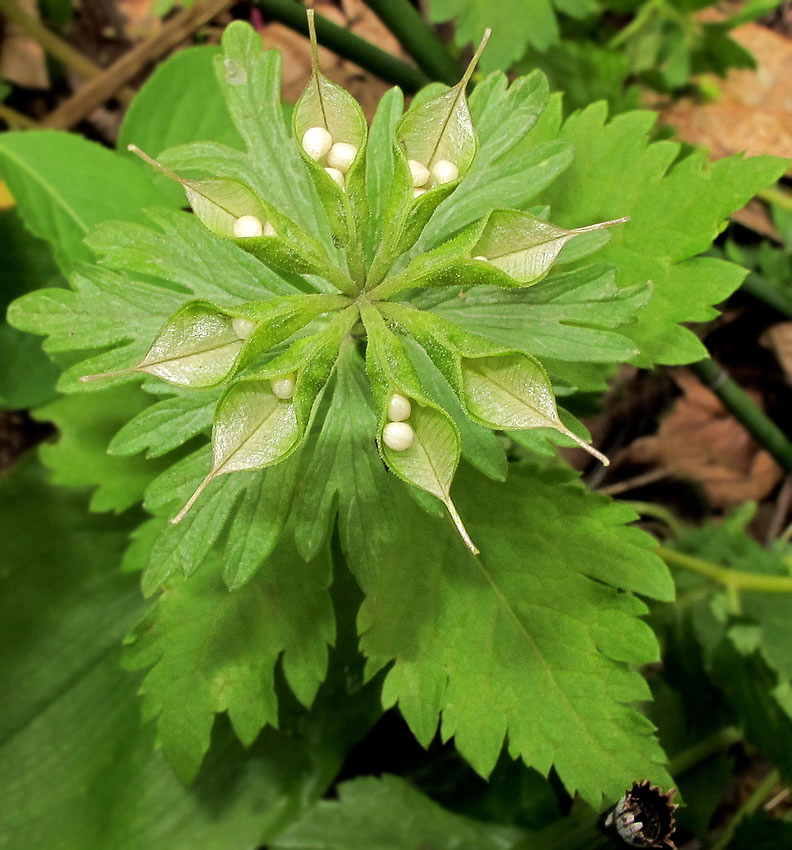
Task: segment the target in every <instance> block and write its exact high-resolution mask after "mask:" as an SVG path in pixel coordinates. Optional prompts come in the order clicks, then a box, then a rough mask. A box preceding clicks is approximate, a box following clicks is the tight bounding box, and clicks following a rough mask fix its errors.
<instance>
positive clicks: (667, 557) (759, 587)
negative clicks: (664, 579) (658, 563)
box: [654, 546, 792, 593]
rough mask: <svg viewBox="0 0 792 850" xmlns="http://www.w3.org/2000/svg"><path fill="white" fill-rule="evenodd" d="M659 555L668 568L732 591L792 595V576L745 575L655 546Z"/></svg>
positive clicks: (673, 550)
mask: <svg viewBox="0 0 792 850" xmlns="http://www.w3.org/2000/svg"><path fill="white" fill-rule="evenodd" d="M654 551H655V554H656V555H659V556H660V557H661V558H662V559H663V560H664V561H665V562H666V563H667V564H668V565H669V566H671V567H681V568H682V569H683V570H689V571H690V572H693V573H698V574H699V575H702V576H705V577H706V578H709V579H711V580H712V581H714V582H717V583H718V584H722V585H723V586H724V587H725V588H727V589H728V590H732V591H740V590H748V591H754V592H758V593H792V576H769V575H763V574H761V573H746V572H743V571H742V570H732V569H729V568H728V567H721V566H719V565H718V564H713V563H710V562H709V561H703V560H702V559H701V558H695V557H694V556H693V555H686V554H685V553H684V552H677V551H676V550H675V549H668V548H666V547H665V546H656V547H655V550H654Z"/></svg>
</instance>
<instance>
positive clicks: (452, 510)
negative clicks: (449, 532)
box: [445, 499, 481, 555]
mask: <svg viewBox="0 0 792 850" xmlns="http://www.w3.org/2000/svg"><path fill="white" fill-rule="evenodd" d="M445 506H446V509H447V510H448V513H449V514H450V515H451V519H452V521H453V523H454V525H455V526H456V530H457V531H458V532H459V536H460V537H461V538H462V540H463V541H464V543H465V546H467V548H468V549H469V550H470V552H471V553H472V554H473V555H479V554H481V552H480V550H479V548H478V547H477V546H476V544H475V543H474V542H473V541H472V540H471V539H470V535H469V534H468V530H467V529H466V528H465V524H464V523H463V522H462V517H461V516H460V515H459V512H458V511H457V509H456V506H455V505H454V503H453V502H452V501H451V499H445Z"/></svg>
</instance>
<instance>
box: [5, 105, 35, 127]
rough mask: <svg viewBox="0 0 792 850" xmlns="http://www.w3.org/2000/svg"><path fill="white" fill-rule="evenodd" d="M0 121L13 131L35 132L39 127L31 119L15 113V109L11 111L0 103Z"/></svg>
mask: <svg viewBox="0 0 792 850" xmlns="http://www.w3.org/2000/svg"><path fill="white" fill-rule="evenodd" d="M0 119H2V120H3V121H5V122H6V124H8V126H9V127H11V129H13V130H35V129H36V127H38V126H39V125H38V123H37V122H36V121H34V120H33V119H32V118H28V117H27V115H23V114H22V113H21V112H17V111H16V109H11V107H10V106H6V105H5V104H4V103H0Z"/></svg>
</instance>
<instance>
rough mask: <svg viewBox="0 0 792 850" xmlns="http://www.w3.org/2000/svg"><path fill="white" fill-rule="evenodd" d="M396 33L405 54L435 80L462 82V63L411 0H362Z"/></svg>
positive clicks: (452, 83)
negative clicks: (460, 78) (460, 79)
mask: <svg viewBox="0 0 792 850" xmlns="http://www.w3.org/2000/svg"><path fill="white" fill-rule="evenodd" d="M363 2H364V3H365V4H366V5H367V6H368V7H369V8H370V9H371V10H372V11H373V12H374V14H375V15H376V16H377V17H378V18H379V19H380V20H381V21H382V23H383V24H385V26H386V27H387V28H388V29H389V30H390V31H391V32H392V33H393V35H395V36H396V38H397V39H398V42H399V44H400V45H401V46H402V47H403V48H404V50H405V52H406V53H409V54H410V56H412V58H413V59H414V60H415V62H416V63H417V65H418V67H419V68H420V69H421V70H422V71H424V72H425V73H426V75H427V76H428V77H429V78H430V79H432V80H439V81H440V82H442V83H448V85H450V86H453V85H454V84H456V83H457V82H459V77H460V76H461V71H460V68H459V65H458V64H457V62H456V61H455V60H454V58H453V57H452V56H451V54H450V53H449V52H448V50H447V48H446V46H445V44H443V42H442V41H440V39H439V38H438V37H437V33H436V32H435V31H434V30H433V29H432V27H431V26H429V24H428V23H427V22H426V21H425V20H424V18H423V16H422V15H421V13H420V12H419V11H418V10H417V9H416V8H415V6H413V4H412V3H410V2H409V0H363Z"/></svg>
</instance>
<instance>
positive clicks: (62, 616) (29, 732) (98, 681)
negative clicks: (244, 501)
mask: <svg viewBox="0 0 792 850" xmlns="http://www.w3.org/2000/svg"><path fill="white" fill-rule="evenodd" d="M0 524H2V525H3V527H4V528H6V527H7V528H13V529H14V534H12V535H4V536H3V539H2V540H0V560H2V563H3V564H4V565H5V575H4V579H3V581H4V584H3V593H2V594H1V595H0V619H2V622H3V623H4V627H5V628H6V629H7V630H9V633H11V634H14V635H16V636H17V638H18V639H16V640H12V641H3V642H2V644H1V645H0V659H2V667H3V672H4V677H5V683H6V685H7V686H8V691H7V693H6V694H5V696H4V702H3V713H2V718H0V784H2V787H3V795H4V800H5V803H6V805H3V806H2V808H0V847H3V848H4V850H5V849H6V848H7V850H16V848H19V847H30V848H33V847H51V848H57V850H72V848H76V847H79V848H81V850H107V848H108V847H113V848H117V850H141V848H143V847H145V848H146V850H191V848H194V847H196V846H200V847H202V848H204V850H249V848H250V847H256V846H259V845H260V844H262V843H266V842H269V841H270V840H271V838H272V837H273V836H274V834H275V833H276V832H279V831H281V830H282V829H283V828H284V827H285V826H288V824H289V823H291V822H292V820H294V819H295V818H296V817H298V816H299V815H300V814H301V812H302V811H303V810H304V809H306V808H307V807H308V806H310V804H311V803H312V802H313V801H315V800H316V799H317V798H318V797H320V796H321V795H322V794H323V793H324V791H325V789H326V788H327V786H328V785H329V783H330V782H331V781H332V779H333V777H334V776H335V775H336V773H337V772H338V769H339V768H340V766H341V762H342V760H343V756H344V754H345V752H346V750H347V749H348V748H349V747H350V745H351V744H352V743H353V742H354V741H355V740H356V738H357V737H359V736H360V735H361V734H362V733H363V731H365V730H366V728H367V727H368V726H369V725H370V723H371V722H372V718H373V716H374V712H373V711H372V706H371V702H372V696H373V694H372V688H371V687H367V688H363V689H360V687H359V671H358V669H357V665H356V661H355V659H354V658H353V657H352V656H346V657H345V656H343V655H339V656H338V657H337V659H336V661H335V662H334V663H333V662H331V670H332V672H331V676H330V679H331V682H332V683H333V687H334V688H336V689H337V690H336V691H335V692H334V693H330V692H329V690H330V689H325V690H324V692H320V695H319V697H318V699H317V702H318V703H319V705H317V708H316V711H315V712H313V713H311V714H307V713H306V712H304V711H298V710H295V709H289V710H287V711H284V713H283V719H282V723H281V726H282V729H283V731H282V732H276V731H274V730H272V729H267V730H265V731H264V732H263V733H262V734H261V736H260V737H259V739H258V741H257V742H256V743H255V744H254V745H253V746H252V747H250V748H247V749H246V748H243V747H242V745H240V744H239V743H238V742H237V741H236V740H235V739H234V735H233V732H232V731H231V730H230V729H229V728H228V727H227V724H225V723H218V724H217V728H216V729H215V731H214V735H213V746H212V747H211V749H210V750H209V753H208V755H207V757H206V760H205V763H204V765H203V769H202V770H201V772H200V773H199V775H198V777H197V779H196V781H195V784H194V785H193V786H192V788H190V789H188V788H185V786H184V785H183V784H182V783H181V782H180V781H179V779H177V778H176V776H175V775H174V774H173V772H172V771H171V769H170V767H169V766H168V765H167V763H166V762H165V760H164V759H163V757H162V753H161V752H160V751H159V750H157V749H155V741H154V733H155V730H154V728H153V726H152V724H150V723H146V724H144V723H141V718H140V706H139V702H138V699H137V695H136V691H137V689H138V686H139V679H138V677H137V676H134V675H130V674H129V673H128V672H125V671H123V670H121V669H120V663H119V662H120V657H119V656H120V647H119V644H120V641H121V638H122V636H123V634H124V631H125V630H126V629H127V628H128V626H129V624H130V623H131V622H132V621H133V620H134V619H135V618H136V617H137V616H138V614H139V609H140V597H139V594H138V592H137V588H136V586H135V585H136V582H135V579H134V578H133V577H132V576H130V575H124V574H123V573H120V572H119V571H118V569H117V567H118V563H119V561H120V558H121V553H122V552H123V547H124V545H125V541H126V536H127V531H128V530H129V527H130V526H129V523H128V522H122V521H119V520H118V519H116V518H112V517H95V516H90V515H89V514H87V513H86V510H85V505H84V501H83V497H82V496H81V495H73V494H68V493H67V492H66V491H64V490H55V489H53V488H52V487H50V486H48V485H47V483H46V481H45V477H44V475H43V474H42V471H41V469H40V468H39V467H37V466H36V465H34V464H32V463H25V464H22V465H20V466H19V467H18V468H17V469H15V470H14V471H13V472H12V473H11V474H10V475H7V476H5V477H4V478H3V479H2V481H0ZM42 528H46V529H47V531H48V533H47V534H42V533H41V532H42ZM225 596H226V597H228V594H225ZM350 664H351V667H350ZM344 666H346V673H345V674H343V675H345V676H346V677H347V678H348V680H349V682H350V685H349V689H347V688H346V687H345V686H344V684H343V682H344V679H343V678H341V675H342V674H341V668H342V667H344ZM352 687H355V688H357V690H356V692H355V693H352V690H351V689H352ZM334 694H338V695H341V694H343V698H342V699H335V700H334V699H333V696H334ZM341 706H343V709H342V708H341Z"/></svg>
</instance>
